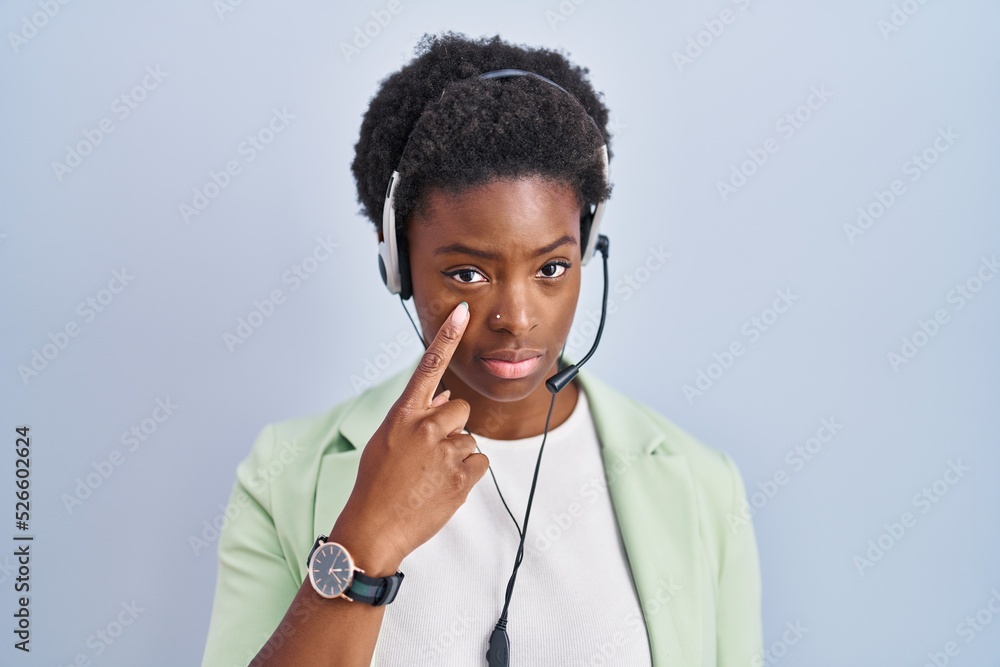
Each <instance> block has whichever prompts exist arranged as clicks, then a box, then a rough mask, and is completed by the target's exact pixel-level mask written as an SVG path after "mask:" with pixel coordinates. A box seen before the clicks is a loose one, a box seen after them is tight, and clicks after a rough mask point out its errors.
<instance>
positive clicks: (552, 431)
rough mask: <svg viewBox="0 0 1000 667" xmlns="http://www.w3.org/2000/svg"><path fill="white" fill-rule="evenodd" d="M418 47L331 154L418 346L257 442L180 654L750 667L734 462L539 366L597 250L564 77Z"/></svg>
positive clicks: (514, 50)
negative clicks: (346, 143) (197, 640)
mask: <svg viewBox="0 0 1000 667" xmlns="http://www.w3.org/2000/svg"><path fill="white" fill-rule="evenodd" d="M417 54H418V55H417V57H416V58H415V59H414V60H413V61H412V62H411V63H409V64H408V65H406V66H405V67H403V68H402V69H401V70H400V71H398V72H396V73H394V74H392V75H391V76H389V77H388V78H386V79H385V80H384V81H383V82H382V84H381V88H380V90H379V91H378V93H377V94H376V95H375V97H374V98H373V99H372V101H371V104H370V106H369V109H368V111H367V112H366V114H365V117H364V120H363V122H362V126H361V137H360V140H359V141H358V143H357V146H356V156H355V160H354V163H353V165H352V170H353V173H354V175H355V178H356V180H357V185H358V193H359V201H360V203H361V204H362V207H363V212H364V213H365V214H366V216H367V217H368V218H369V219H370V220H371V221H372V223H373V224H374V226H375V228H376V231H377V232H378V238H379V250H380V252H379V257H380V260H379V262H380V270H381V272H382V277H383V280H384V281H385V283H386V285H387V286H388V287H389V289H390V291H392V292H393V293H398V294H400V298H401V303H402V302H403V301H402V300H403V299H406V298H408V297H410V296H411V295H412V299H413V303H414V306H415V308H416V311H417V313H418V316H419V322H420V331H419V332H418V333H420V337H421V341H422V342H424V343H425V344H426V346H427V350H426V352H425V353H424V355H423V357H422V358H421V359H420V360H419V363H418V362H414V363H413V364H412V365H411V366H410V367H408V368H406V369H405V370H404V371H402V372H399V373H397V374H396V375H395V376H393V377H391V378H388V379H387V380H385V381H384V382H383V383H381V384H380V385H378V386H375V387H371V388H369V389H368V390H366V391H365V392H364V393H362V394H361V395H360V396H357V397H355V398H353V399H351V400H348V401H345V402H343V403H341V404H339V405H337V406H335V407H333V408H331V409H330V410H328V411H326V412H324V413H321V414H318V415H313V416H309V417H304V418H299V419H293V420H288V421H285V422H281V423H277V424H271V425H268V426H267V427H265V428H264V430H263V431H262V432H261V434H260V436H259V437H258V439H257V440H256V442H255V443H254V445H253V447H252V449H251V451H250V453H249V455H248V456H247V458H246V459H244V460H243V461H242V462H241V463H240V465H239V467H238V469H237V479H236V485H235V487H234V489H233V492H232V497H231V500H230V506H231V507H232V508H234V511H233V512H232V514H233V515H235V516H233V517H232V519H231V521H230V522H229V524H228V525H227V526H226V527H225V529H224V530H223V532H222V535H221V537H220V542H219V573H218V582H217V587H216V592H215V602H214V608H213V612H212V621H211V626H210V629H209V636H208V643H207V646H206V649H205V656H204V662H203V665H204V666H205V667H216V666H223V665H224V666H226V667H228V666H229V665H245V664H247V663H250V664H253V665H260V666H263V665H267V666H273V665H369V664H377V665H483V664H487V652H488V651H489V664H494V665H502V664H507V653H508V652H509V654H510V655H511V656H513V661H514V663H515V664H517V665H610V664H616V665H656V666H663V667H666V666H668V665H669V666H670V667H675V666H679V665H692V666H696V665H697V666H701V665H720V666H724V667H735V666H736V665H740V666H741V667H742V666H748V665H751V664H758V663H754V662H753V661H754V660H755V659H756V660H758V661H759V660H760V659H761V654H762V636H761V619H760V596H761V591H760V573H759V564H758V556H757V549H756V542H755V537H754V532H753V527H752V524H751V523H750V522H749V521H748V520H747V519H746V518H745V517H746V516H747V514H746V512H745V508H746V504H745V503H746V501H745V491H744V485H743V481H742V479H741V476H740V473H739V471H738V470H737V468H736V466H735V465H734V463H733V461H732V459H731V458H730V457H729V456H728V455H726V454H725V453H723V452H721V451H717V450H714V449H711V448H708V447H706V446H705V445H703V444H701V443H699V442H698V441H697V440H695V439H694V438H692V437H691V436H689V435H688V434H686V433H684V432H683V431H681V430H680V429H679V428H678V427H676V426H675V425H674V424H672V423H671V422H670V421H669V420H667V419H665V418H664V417H662V416H661V415H659V414H657V413H656V412H655V411H653V410H652V409H651V408H649V407H647V406H645V405H644V404H642V403H639V402H637V401H635V400H633V399H630V398H628V397H627V396H625V395H624V394H622V393H620V392H618V391H617V390H615V389H613V388H611V387H609V386H608V385H605V384H603V383H602V382H600V381H599V380H598V379H597V378H595V377H593V376H591V375H590V374H589V373H587V372H586V371H581V372H580V373H579V375H577V376H576V377H572V374H570V376H567V377H564V381H565V380H566V379H569V381H568V382H565V384H563V385H562V386H561V387H559V388H558V389H557V391H550V389H549V388H548V387H547V386H546V383H545V381H546V380H547V379H549V378H551V377H552V376H553V375H554V374H555V373H556V372H557V371H559V370H560V369H561V368H563V366H564V364H561V363H560V361H561V350H562V349H563V348H564V346H565V342H566V340H567V339H568V336H569V333H570V325H571V324H572V321H573V316H574V313H575V311H576V306H577V302H578V299H579V292H580V278H581V266H582V264H583V263H585V261H586V260H588V259H589V258H590V257H591V256H592V255H593V254H594V252H595V248H600V249H601V251H602V253H604V255H605V257H604V259H605V270H606V266H607V264H606V251H607V246H606V239H603V242H602V241H601V238H600V237H599V235H598V225H599V222H600V214H599V208H598V207H597V206H595V207H594V208H593V209H591V204H592V203H593V204H601V206H600V210H602V209H603V201H604V200H606V199H607V197H608V196H609V194H610V192H611V184H610V182H609V180H608V177H607V160H608V158H609V157H610V151H608V149H607V146H608V141H609V137H608V132H607V129H606V126H607V121H608V111H607V109H606V107H605V106H604V104H603V103H602V101H601V98H600V96H599V95H598V94H597V93H596V92H595V91H594V90H593V88H592V87H591V85H590V83H589V82H588V80H587V77H586V74H587V70H586V69H583V68H581V67H578V66H575V65H572V64H571V63H570V62H569V61H568V60H567V59H566V58H565V57H564V56H563V55H562V54H561V53H558V52H555V51H551V50H546V49H531V48H526V47H521V46H515V45H511V44H509V43H506V42H504V41H502V40H501V39H500V38H499V37H494V38H492V39H485V38H484V39H481V40H470V39H468V38H466V37H464V36H462V35H457V34H453V33H446V34H444V35H442V36H438V37H433V38H432V37H425V38H424V40H422V41H421V43H420V45H419V46H418V49H417ZM511 70H514V71H511ZM387 186H388V187H387ZM387 202H388V204H389V206H387V205H386V204H387ZM591 232H593V233H591ZM605 293H606V292H605ZM404 309H405V305H404ZM602 324H603V317H602ZM374 335H376V336H378V335H379V334H378V333H375V334H374ZM599 335H600V334H599V333H598V336H599ZM570 378H571V379H570ZM445 387H446V388H447V389H445V390H444V391H439V390H441V389H444V388H445ZM543 453H544V463H543V462H542V454H543ZM487 471H489V472H490V473H491V479H490V480H483V477H484V476H485V474H486V472H487ZM536 491H537V493H536ZM532 510H533V511H532ZM531 517H534V521H533V522H532V523H531V524H530V528H529V521H528V520H529V519H530V518H531ZM522 564H523V566H522ZM515 582H516V587H515V585H514V584H515Z"/></svg>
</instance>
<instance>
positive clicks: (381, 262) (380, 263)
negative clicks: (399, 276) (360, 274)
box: [378, 241, 389, 287]
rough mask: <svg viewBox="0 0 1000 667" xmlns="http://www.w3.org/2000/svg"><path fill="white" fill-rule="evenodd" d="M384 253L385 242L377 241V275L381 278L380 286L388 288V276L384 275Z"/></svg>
mask: <svg viewBox="0 0 1000 667" xmlns="http://www.w3.org/2000/svg"><path fill="white" fill-rule="evenodd" d="M385 253H386V245H385V241H379V243H378V272H379V275H381V276H382V284H383V285H385V286H386V287H388V286H389V278H388V274H387V273H386V270H385Z"/></svg>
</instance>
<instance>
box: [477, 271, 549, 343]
mask: <svg viewBox="0 0 1000 667" xmlns="http://www.w3.org/2000/svg"><path fill="white" fill-rule="evenodd" d="M494 292H495V294H494V298H493V299H490V301H489V305H488V309H487V311H486V318H487V324H488V325H489V327H490V329H492V330H493V331H497V332H499V331H507V332H508V333H510V334H512V335H514V336H523V335H524V334H526V333H528V332H529V331H531V330H532V329H534V328H535V327H536V326H537V325H538V321H537V319H536V317H535V315H534V313H535V312H536V304H535V302H534V299H533V298H532V294H531V291H530V287H529V286H528V285H519V284H511V283H508V284H507V285H503V286H498V287H497V288H496V289H495V290H494ZM498 315H499V317H498Z"/></svg>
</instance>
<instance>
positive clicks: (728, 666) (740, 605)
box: [716, 454, 764, 667]
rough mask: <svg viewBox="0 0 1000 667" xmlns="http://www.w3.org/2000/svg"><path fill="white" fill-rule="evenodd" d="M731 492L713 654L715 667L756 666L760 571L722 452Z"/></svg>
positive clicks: (736, 483)
mask: <svg viewBox="0 0 1000 667" xmlns="http://www.w3.org/2000/svg"><path fill="white" fill-rule="evenodd" d="M724 458H725V460H726V463H727V465H728V468H729V472H730V477H731V483H732V493H731V495H730V502H729V510H728V512H729V514H727V516H726V526H725V528H724V531H723V533H722V534H723V535H725V539H723V541H722V554H721V556H720V572H719V588H718V600H717V603H716V610H717V611H716V629H717V632H716V637H717V646H716V656H717V665H718V667H756V666H757V665H760V664H762V662H760V661H761V660H762V656H763V653H764V633H763V623H762V614H761V572H760V560H759V556H758V553H757V539H756V536H755V534H754V527H753V522H752V520H751V518H750V515H749V513H748V512H747V508H748V507H749V504H748V503H747V499H746V488H745V486H744V484H743V478H742V476H741V475H740V472H739V469H738V468H737V467H736V464H735V463H734V462H733V460H732V458H731V457H730V456H729V455H728V454H724Z"/></svg>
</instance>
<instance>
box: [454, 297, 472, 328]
mask: <svg viewBox="0 0 1000 667" xmlns="http://www.w3.org/2000/svg"><path fill="white" fill-rule="evenodd" d="M468 316H469V304H468V303H466V302H465V301H463V302H462V303H460V304H458V305H457V306H455V310H453V311H451V323H452V324H456V325H458V324H461V323H462V322H465V318H466V317H468Z"/></svg>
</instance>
